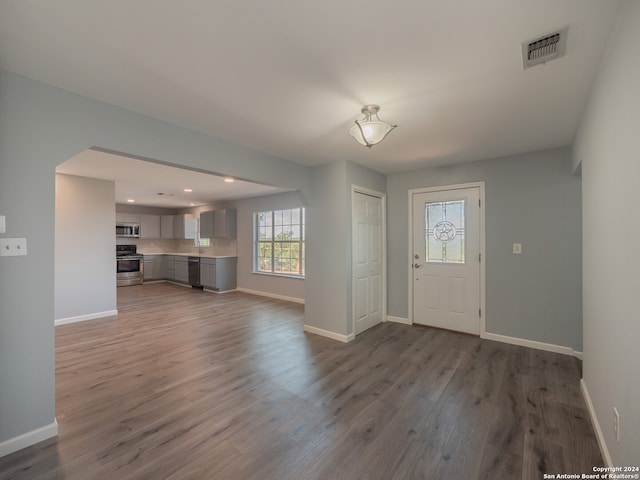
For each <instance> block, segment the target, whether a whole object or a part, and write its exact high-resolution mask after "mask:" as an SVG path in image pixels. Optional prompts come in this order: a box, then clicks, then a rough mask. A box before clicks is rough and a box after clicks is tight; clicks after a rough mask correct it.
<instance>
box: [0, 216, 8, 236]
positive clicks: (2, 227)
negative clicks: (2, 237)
mask: <svg viewBox="0 0 640 480" xmlns="http://www.w3.org/2000/svg"><path fill="white" fill-rule="evenodd" d="M6 231H7V224H6V220H5V216H4V215H0V233H5V232H6Z"/></svg>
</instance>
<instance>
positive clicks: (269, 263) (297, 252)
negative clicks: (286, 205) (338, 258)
mask: <svg viewBox="0 0 640 480" xmlns="http://www.w3.org/2000/svg"><path fill="white" fill-rule="evenodd" d="M254 216H255V237H254V238H255V242H254V248H255V253H254V271H255V272H262V273H273V274H276V275H287V276H298V277H304V256H305V251H304V242H305V233H304V208H293V209H291V210H273V211H268V212H258V213H255V214H254Z"/></svg>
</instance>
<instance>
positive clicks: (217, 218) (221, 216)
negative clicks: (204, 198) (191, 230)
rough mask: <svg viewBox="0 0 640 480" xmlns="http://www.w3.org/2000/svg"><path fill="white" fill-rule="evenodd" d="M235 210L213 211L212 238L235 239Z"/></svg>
mask: <svg viewBox="0 0 640 480" xmlns="http://www.w3.org/2000/svg"><path fill="white" fill-rule="evenodd" d="M236 218H237V217H236V210H235V208H225V209H224V210H214V211H213V238H236V222H237V220H236Z"/></svg>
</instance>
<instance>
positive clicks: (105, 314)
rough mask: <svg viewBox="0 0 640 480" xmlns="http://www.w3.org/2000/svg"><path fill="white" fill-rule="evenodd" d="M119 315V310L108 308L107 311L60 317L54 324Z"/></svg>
mask: <svg viewBox="0 0 640 480" xmlns="http://www.w3.org/2000/svg"><path fill="white" fill-rule="evenodd" d="M114 315H118V310H107V311H106V312H96V313H89V314H87V315H78V316H77V317H67V318H58V319H57V320H56V321H55V322H54V325H56V326H58V325H66V324H67V323H77V322H84V321H86V320H94V319H96V318H104V317H112V316H114Z"/></svg>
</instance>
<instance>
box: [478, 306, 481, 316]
mask: <svg viewBox="0 0 640 480" xmlns="http://www.w3.org/2000/svg"><path fill="white" fill-rule="evenodd" d="M478 316H479V317H480V318H482V309H481V308H479V309H478Z"/></svg>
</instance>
